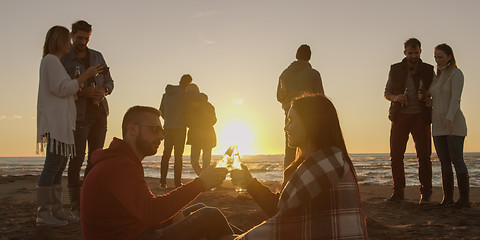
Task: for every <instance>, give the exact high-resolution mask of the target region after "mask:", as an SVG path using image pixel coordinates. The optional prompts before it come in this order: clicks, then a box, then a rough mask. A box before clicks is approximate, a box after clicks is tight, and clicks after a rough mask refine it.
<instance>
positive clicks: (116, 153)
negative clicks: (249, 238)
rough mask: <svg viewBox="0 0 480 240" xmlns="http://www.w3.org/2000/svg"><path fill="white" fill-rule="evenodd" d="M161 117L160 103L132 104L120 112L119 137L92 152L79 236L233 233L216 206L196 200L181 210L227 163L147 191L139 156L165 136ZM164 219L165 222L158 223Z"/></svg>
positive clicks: (181, 237)
mask: <svg viewBox="0 0 480 240" xmlns="http://www.w3.org/2000/svg"><path fill="white" fill-rule="evenodd" d="M159 118H160V111H159V110H158V109H155V108H152V107H146V106H134V107H131V108H130V109H128V111H127V112H126V113H125V115H124V117H123V122H122V136H123V140H122V139H118V138H114V139H113V141H112V142H111V143H110V146H109V147H108V148H107V149H104V150H97V151H95V152H94V153H93V154H92V164H93V167H92V169H91V171H90V173H89V174H88V175H87V177H86V178H85V181H84V183H83V189H82V200H81V201H80V204H81V208H80V213H81V218H80V221H81V225H82V235H83V239H85V240H89V239H176V240H187V239H188V240H190V239H192V240H194V239H203V238H205V237H206V238H207V239H218V238H220V237H221V236H225V235H231V234H233V232H234V231H233V230H232V228H231V227H230V225H229V224H228V222H227V221H226V219H225V216H224V215H223V214H222V213H221V212H220V210H218V209H217V208H212V207H204V206H202V205H198V204H197V205H194V206H192V207H190V208H189V209H190V210H189V209H185V210H184V211H181V210H182V208H184V207H185V206H186V205H187V204H189V203H190V202H192V201H193V200H194V199H195V198H196V197H197V196H198V195H200V194H201V193H202V192H204V191H207V190H209V189H210V188H212V187H215V186H218V185H220V184H221V183H222V182H223V180H224V179H225V176H226V174H227V169H226V168H215V167H210V168H206V169H204V170H203V171H202V173H201V174H200V176H199V177H198V178H195V179H194V180H192V181H190V182H189V183H186V184H185V185H183V186H181V187H179V188H177V189H175V190H173V191H171V192H169V193H166V194H164V195H158V196H155V195H153V194H152V192H151V191H150V188H149V187H148V186H147V183H146V181H145V177H144V169H143V166H142V160H143V159H144V158H145V157H146V156H152V155H154V154H155V153H156V152H157V149H158V146H159V145H160V142H161V141H162V140H163V138H164V130H163V128H162V125H161V123H160V119H159ZM192 208H195V209H192ZM189 211H190V212H189ZM167 222H168V224H167ZM162 223H163V224H164V225H166V226H164V227H163V228H161V229H157V227H158V226H159V225H160V224H162Z"/></svg>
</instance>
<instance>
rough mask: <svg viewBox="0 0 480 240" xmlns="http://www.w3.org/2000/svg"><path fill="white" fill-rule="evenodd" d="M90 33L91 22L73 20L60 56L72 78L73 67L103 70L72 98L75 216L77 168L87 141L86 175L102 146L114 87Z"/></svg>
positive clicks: (74, 207) (71, 184)
mask: <svg viewBox="0 0 480 240" xmlns="http://www.w3.org/2000/svg"><path fill="white" fill-rule="evenodd" d="M91 34H92V25H90V24H88V23H87V22H85V21H83V20H80V21H77V22H75V23H73V24H72V42H73V47H72V49H71V50H70V52H68V53H67V54H65V55H64V56H63V57H62V63H63V66H64V67H65V70H66V71H67V73H68V74H69V75H70V77H71V78H74V77H75V74H76V71H77V70H79V71H80V73H82V72H84V71H85V69H88V68H89V67H90V66H95V65H101V66H102V71H100V74H98V75H97V76H93V77H90V78H88V79H87V81H86V82H85V84H84V85H83V86H81V87H80V90H79V91H78V92H77V97H78V98H77V99H76V101H75V104H76V107H77V122H76V130H75V149H76V153H77V154H76V156H75V157H73V158H72V159H71V160H70V162H69V163H68V190H69V197H70V205H71V211H72V214H73V215H74V216H77V217H78V216H80V209H79V208H80V189H81V186H82V182H81V180H80V169H81V168H82V164H83V161H84V159H85V149H86V146H87V142H88V156H87V167H86V169H85V174H84V175H85V176H86V175H87V174H88V172H89V171H90V169H91V167H92V164H91V163H90V157H91V155H92V153H93V151H95V150H97V149H101V148H103V144H104V142H105V135H106V133H107V116H108V113H109V109H108V102H107V98H106V96H107V95H110V94H111V93H112V91H113V80H112V76H111V75H110V71H109V68H108V67H107V64H106V62H105V59H104V58H103V55H102V54H101V53H100V52H98V51H95V50H93V49H91V48H88V47H87V45H88V42H89V41H90V36H91Z"/></svg>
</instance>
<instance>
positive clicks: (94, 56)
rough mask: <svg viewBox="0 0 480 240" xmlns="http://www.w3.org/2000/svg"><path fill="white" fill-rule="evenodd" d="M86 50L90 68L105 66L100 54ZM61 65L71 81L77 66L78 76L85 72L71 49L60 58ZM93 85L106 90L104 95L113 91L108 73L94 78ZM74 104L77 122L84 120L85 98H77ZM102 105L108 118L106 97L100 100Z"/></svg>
mask: <svg viewBox="0 0 480 240" xmlns="http://www.w3.org/2000/svg"><path fill="white" fill-rule="evenodd" d="M87 49H88V52H89V55H90V66H95V65H98V64H101V65H105V66H107V63H106V62H105V59H104V58H103V55H102V54H101V53H100V52H98V51H95V50H93V49H90V48H87ZM62 64H63V66H64V67H65V70H66V71H67V73H68V75H70V77H71V78H72V79H73V78H74V75H75V70H76V67H77V66H80V74H83V73H84V72H85V70H86V68H85V66H84V65H83V62H82V61H81V60H80V58H78V57H77V55H76V54H75V52H74V51H73V48H72V49H70V52H69V53H67V54H65V55H64V56H63V57H62ZM95 85H96V86H97V87H104V88H105V89H108V92H107V93H106V94H107V95H109V94H111V93H112V91H113V79H112V76H111V75H110V72H107V73H106V74H98V75H97V76H96V77H95ZM75 103H76V105H77V121H83V120H85V111H86V106H87V98H86V97H78V98H77V99H76V101H75ZM102 105H103V107H104V109H105V113H106V115H107V116H108V113H109V108H108V101H107V98H106V97H105V98H104V99H103V100H102Z"/></svg>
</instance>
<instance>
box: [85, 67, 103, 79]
mask: <svg viewBox="0 0 480 240" xmlns="http://www.w3.org/2000/svg"><path fill="white" fill-rule="evenodd" d="M102 69H103V67H102V66H100V64H98V65H95V66H90V67H89V68H88V69H87V70H86V71H85V72H84V73H83V74H82V75H85V76H86V77H87V78H90V77H95V76H97V75H98V73H99V72H101V71H102Z"/></svg>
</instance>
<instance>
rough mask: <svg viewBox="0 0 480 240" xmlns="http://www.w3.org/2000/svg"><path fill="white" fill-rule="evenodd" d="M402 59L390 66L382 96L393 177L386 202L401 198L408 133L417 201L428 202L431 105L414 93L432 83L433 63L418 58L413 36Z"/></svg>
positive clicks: (419, 50) (430, 185) (430, 165)
mask: <svg viewBox="0 0 480 240" xmlns="http://www.w3.org/2000/svg"><path fill="white" fill-rule="evenodd" d="M404 48H405V50H404V51H403V53H404V54H405V58H404V59H403V60H402V61H401V62H399V63H396V64H393V65H392V66H391V67H390V73H389V75H388V81H387V85H386V87H385V98H386V99H387V100H388V101H391V105H390V110H389V115H388V118H389V119H390V120H391V121H392V126H391V129H390V158H391V166H392V177H393V194H392V196H391V197H390V198H388V199H386V200H385V201H386V202H387V203H397V202H399V201H401V200H403V199H404V189H405V170H404V165H403V158H404V154H405V148H406V146H407V141H408V135H409V134H410V133H411V134H412V137H413V141H414V142H415V149H416V151H417V157H418V163H419V169H418V176H419V179H420V184H421V186H420V193H421V197H420V201H419V203H420V204H425V203H429V202H430V198H431V195H432V162H431V160H430V155H431V153H432V143H431V130H430V123H431V113H432V111H431V108H430V107H428V106H427V105H426V103H425V101H423V100H418V96H417V94H418V93H419V92H420V91H425V90H427V89H428V88H429V87H430V84H432V80H433V76H434V72H433V66H432V65H430V64H426V63H423V62H422V60H421V59H420V54H421V52H422V50H421V44H420V41H418V40H417V39H416V38H410V39H408V40H407V41H406V42H405V44H404Z"/></svg>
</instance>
